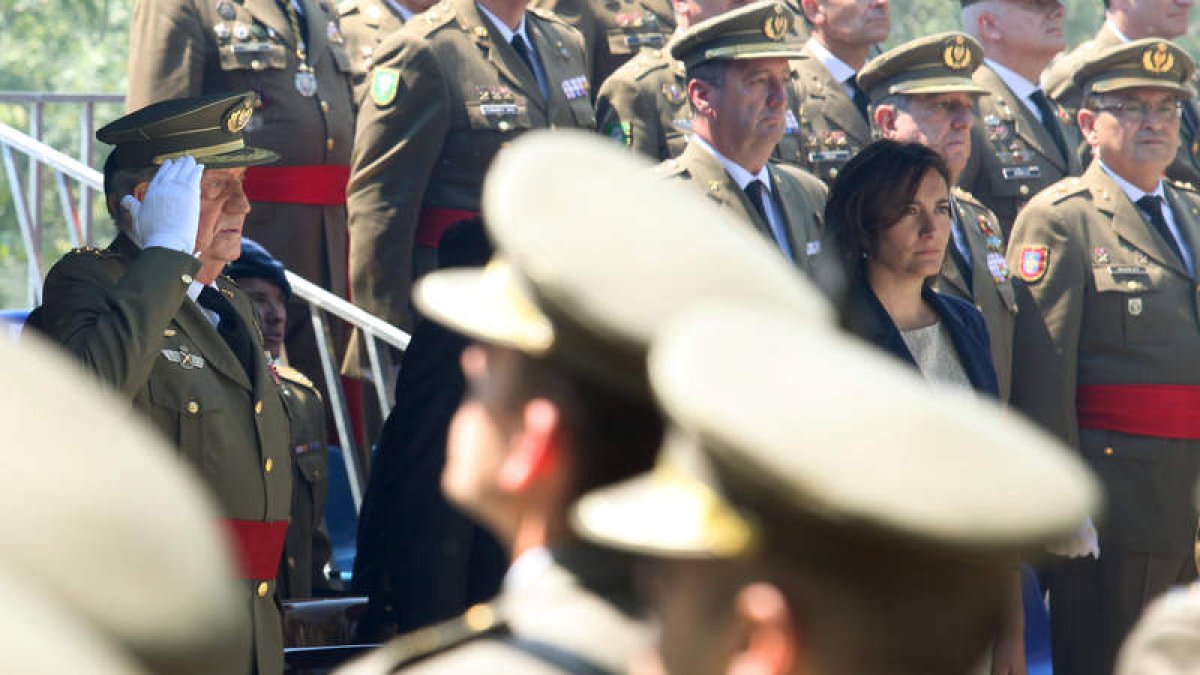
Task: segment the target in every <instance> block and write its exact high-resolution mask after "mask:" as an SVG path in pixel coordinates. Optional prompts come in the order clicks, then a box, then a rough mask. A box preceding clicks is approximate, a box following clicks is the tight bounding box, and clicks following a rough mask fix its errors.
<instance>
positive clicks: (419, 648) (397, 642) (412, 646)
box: [346, 604, 507, 673]
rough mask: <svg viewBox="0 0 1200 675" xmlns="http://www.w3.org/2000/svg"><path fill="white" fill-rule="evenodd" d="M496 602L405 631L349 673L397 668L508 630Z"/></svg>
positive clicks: (358, 663) (368, 656) (388, 670)
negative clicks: (445, 619) (410, 631)
mask: <svg viewBox="0 0 1200 675" xmlns="http://www.w3.org/2000/svg"><path fill="white" fill-rule="evenodd" d="M506 629H507V623H506V622H505V621H503V620H502V619H501V618H500V616H499V615H498V614H497V610H496V607H495V605H490V604H481V605H475V606H474V607H472V608H470V609H468V610H467V611H466V612H465V613H464V614H463V615H462V616H460V617H458V618H455V619H450V620H449V621H445V622H443V623H439V624H435V625H433V626H429V627H427V628H422V629H420V630H416V631H413V632H412V633H408V634H406V635H401V636H400V637H398V638H394V639H392V640H391V641H389V642H387V643H386V644H384V645H383V646H382V647H380V648H379V649H377V650H375V651H373V652H371V653H370V654H368V655H367V656H366V657H364V658H363V659H362V660H361V661H359V662H357V663H355V664H351V666H356V665H357V666H361V668H359V669H356V668H354V667H348V668H347V669H346V672H347V673H356V672H360V670H361V672H363V673H377V672H388V673H390V672H393V671H395V670H398V669H400V668H402V667H404V666H406V665H408V664H411V663H414V662H416V661H419V660H421V659H425V658H429V657H432V656H436V655H438V654H441V653H443V652H447V651H449V650H451V649H454V648H455V647H458V646H459V645H463V644H466V643H468V642H470V641H472V640H475V639H478V638H481V637H486V636H488V635H490V634H492V633H495V632H498V631H502V630H506Z"/></svg>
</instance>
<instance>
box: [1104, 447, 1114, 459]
mask: <svg viewBox="0 0 1200 675" xmlns="http://www.w3.org/2000/svg"><path fill="white" fill-rule="evenodd" d="M1104 454H1105V455H1107V456H1109V457H1112V455H1113V449H1112V448H1105V449H1104Z"/></svg>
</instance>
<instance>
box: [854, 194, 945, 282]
mask: <svg viewBox="0 0 1200 675" xmlns="http://www.w3.org/2000/svg"><path fill="white" fill-rule="evenodd" d="M949 240H950V187H949V186H948V185H946V181H944V180H942V177H941V175H939V174H938V173H937V172H936V171H933V170H929V171H926V172H925V175H924V176H923V177H922V178H921V183H920V184H919V185H918V186H917V192H916V194H915V195H913V198H912V201H911V202H909V204H908V206H907V207H906V208H905V210H904V215H902V216H901V217H900V219H899V220H897V221H896V222H895V223H893V224H892V225H890V226H888V227H886V228H884V229H883V230H882V231H880V233H879V240H878V241H877V242H876V243H875V250H873V251H871V254H870V258H869V259H868V265H869V268H870V272H871V276H872V279H875V278H881V277H888V278H891V279H896V280H904V281H908V280H911V279H925V278H928V277H931V276H933V275H935V274H937V273H938V272H939V271H941V269H942V258H943V257H944V256H945V255H946V243H947V242H948V241H949ZM877 275H878V276H877Z"/></svg>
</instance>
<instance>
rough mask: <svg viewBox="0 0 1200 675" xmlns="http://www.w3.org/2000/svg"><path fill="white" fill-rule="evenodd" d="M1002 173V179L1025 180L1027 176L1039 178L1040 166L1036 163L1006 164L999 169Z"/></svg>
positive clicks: (1040, 174)
mask: <svg viewBox="0 0 1200 675" xmlns="http://www.w3.org/2000/svg"><path fill="white" fill-rule="evenodd" d="M1000 171H1001V173H1003V174H1004V180H1027V179H1029V178H1041V177H1042V167H1040V166H1038V165H1037V164H1030V165H1029V166H1006V167H1002V168H1001V169H1000Z"/></svg>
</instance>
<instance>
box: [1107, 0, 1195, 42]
mask: <svg viewBox="0 0 1200 675" xmlns="http://www.w3.org/2000/svg"><path fill="white" fill-rule="evenodd" d="M1109 9H1110V10H1111V11H1113V12H1115V13H1118V14H1120V15H1123V17H1124V19H1125V21H1126V27H1127V32H1128V33H1129V35H1128V37H1129V38H1131V39H1137V38H1143V37H1158V38H1167V39H1172V38H1177V37H1179V36H1180V35H1183V34H1184V33H1186V32H1187V29H1188V15H1189V14H1190V13H1191V11H1192V0H1110V2H1109Z"/></svg>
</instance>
